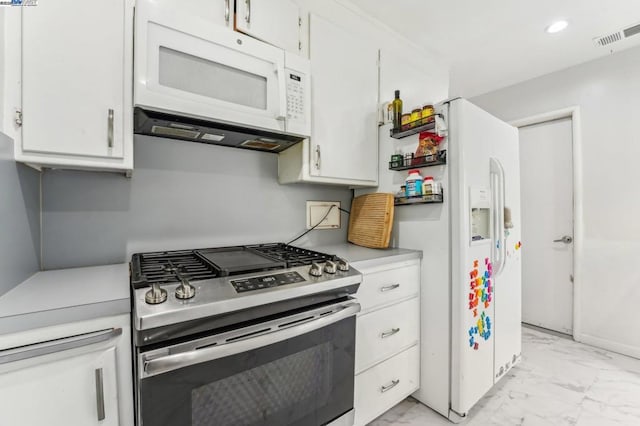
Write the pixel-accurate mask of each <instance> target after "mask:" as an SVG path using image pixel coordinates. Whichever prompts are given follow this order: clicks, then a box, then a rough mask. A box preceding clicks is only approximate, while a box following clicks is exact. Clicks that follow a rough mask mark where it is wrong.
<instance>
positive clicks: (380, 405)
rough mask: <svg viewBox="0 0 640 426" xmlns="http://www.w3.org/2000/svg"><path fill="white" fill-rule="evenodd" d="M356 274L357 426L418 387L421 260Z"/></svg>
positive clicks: (390, 406) (371, 418)
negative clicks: (358, 309) (359, 308)
mask: <svg viewBox="0 0 640 426" xmlns="http://www.w3.org/2000/svg"><path fill="white" fill-rule="evenodd" d="M354 267H355V268H357V265H354ZM361 272H362V273H363V275H364V277H363V280H362V284H361V285H360V288H359V289H358V300H359V301H360V304H361V306H362V311H361V314H360V315H358V318H357V320H356V368H355V369H356V377H355V398H354V408H355V425H356V426H364V425H366V424H367V423H369V422H371V421H372V420H374V419H375V418H376V417H378V416H379V415H381V414H382V413H384V412H385V411H387V410H389V409H390V408H392V407H393V406H394V405H396V404H397V403H399V402H400V401H402V400H403V399H404V398H406V397H407V396H409V395H411V394H412V393H413V392H415V391H416V390H417V389H418V388H419V387H420V344H419V343H420V260H418V259H416V260H413V261H403V262H398V263H393V264H387V265H383V266H380V267H376V268H370V269H361Z"/></svg>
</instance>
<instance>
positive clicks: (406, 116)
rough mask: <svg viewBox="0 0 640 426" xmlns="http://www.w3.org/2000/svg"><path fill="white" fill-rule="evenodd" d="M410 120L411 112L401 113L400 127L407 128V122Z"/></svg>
mask: <svg viewBox="0 0 640 426" xmlns="http://www.w3.org/2000/svg"><path fill="white" fill-rule="evenodd" d="M410 121H411V114H402V119H401V124H400V129H401V130H409V122H410Z"/></svg>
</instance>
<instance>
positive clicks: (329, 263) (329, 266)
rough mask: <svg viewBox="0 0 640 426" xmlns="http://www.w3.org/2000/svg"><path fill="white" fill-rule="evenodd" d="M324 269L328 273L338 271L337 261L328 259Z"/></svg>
mask: <svg viewBox="0 0 640 426" xmlns="http://www.w3.org/2000/svg"><path fill="white" fill-rule="evenodd" d="M324 271H325V272H326V273H327V274H335V273H336V262H332V261H330V260H327V261H326V262H325V264H324Z"/></svg>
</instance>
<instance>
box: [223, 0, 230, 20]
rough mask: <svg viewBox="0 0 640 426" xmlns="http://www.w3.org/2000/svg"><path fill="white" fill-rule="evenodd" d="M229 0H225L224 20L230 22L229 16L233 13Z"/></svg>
mask: <svg viewBox="0 0 640 426" xmlns="http://www.w3.org/2000/svg"><path fill="white" fill-rule="evenodd" d="M229 1H230V0H224V20H225V21H226V22H227V23H229V16H230V15H231V9H230V8H229Z"/></svg>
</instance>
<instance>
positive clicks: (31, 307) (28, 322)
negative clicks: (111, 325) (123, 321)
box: [0, 263, 131, 334]
mask: <svg viewBox="0 0 640 426" xmlns="http://www.w3.org/2000/svg"><path fill="white" fill-rule="evenodd" d="M130 311H131V303H130V301H129V264H127V263H122V264H117V265H106V266H90V267H85V268H72V269H60V270H53V271H44V272H38V273H36V274H34V275H32V276H31V277H30V278H28V279H27V280H25V281H23V282H22V283H20V284H19V285H17V286H16V287H14V288H13V289H11V290H9V291H8V292H7V293H5V294H3V295H2V296H0V334H7V333H14V332H18V331H23V330H28V329H33V328H38V327H47V326H51V325H56V324H63V323H68V322H74V321H83V320H88V319H93V318H100V317H106V316H111V315H119V314H123V313H129V312H130Z"/></svg>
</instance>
